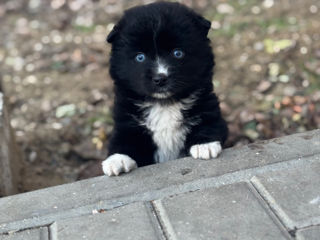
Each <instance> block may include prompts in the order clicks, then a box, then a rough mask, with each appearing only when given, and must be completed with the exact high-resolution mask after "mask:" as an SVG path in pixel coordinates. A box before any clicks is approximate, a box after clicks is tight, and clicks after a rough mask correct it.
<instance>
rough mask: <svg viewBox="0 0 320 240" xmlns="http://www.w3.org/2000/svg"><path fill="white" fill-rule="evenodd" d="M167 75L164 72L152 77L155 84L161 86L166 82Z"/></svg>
mask: <svg viewBox="0 0 320 240" xmlns="http://www.w3.org/2000/svg"><path fill="white" fill-rule="evenodd" d="M167 80H168V78H167V76H166V75H165V74H157V75H155V76H154V77H153V78H152V81H153V82H154V84H155V85H157V86H159V87H162V86H164V85H165V84H166V83H167Z"/></svg>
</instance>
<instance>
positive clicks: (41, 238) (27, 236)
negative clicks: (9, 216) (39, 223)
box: [0, 227, 49, 240]
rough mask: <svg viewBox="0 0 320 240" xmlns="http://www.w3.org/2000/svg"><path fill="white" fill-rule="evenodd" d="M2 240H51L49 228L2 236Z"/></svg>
mask: <svg viewBox="0 0 320 240" xmlns="http://www.w3.org/2000/svg"><path fill="white" fill-rule="evenodd" d="M0 240H49V233H48V228H47V227H41V228H36V229H28V230H24V231H21V232H16V233H11V234H8V235H0Z"/></svg>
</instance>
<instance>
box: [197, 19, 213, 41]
mask: <svg viewBox="0 0 320 240" xmlns="http://www.w3.org/2000/svg"><path fill="white" fill-rule="evenodd" d="M194 19H195V22H196V24H197V25H198V27H199V29H200V30H201V32H202V33H203V35H205V36H207V35H208V32H209V30H210V27H211V22H210V21H208V20H207V19H205V18H204V17H202V16H200V15H196V16H195V18H194Z"/></svg>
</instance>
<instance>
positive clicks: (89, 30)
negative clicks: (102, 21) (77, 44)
mask: <svg viewBox="0 0 320 240" xmlns="http://www.w3.org/2000/svg"><path fill="white" fill-rule="evenodd" d="M73 28H74V29H75V30H77V31H79V32H84V33H92V32H94V30H95V28H96V26H95V25H91V26H84V25H73Z"/></svg>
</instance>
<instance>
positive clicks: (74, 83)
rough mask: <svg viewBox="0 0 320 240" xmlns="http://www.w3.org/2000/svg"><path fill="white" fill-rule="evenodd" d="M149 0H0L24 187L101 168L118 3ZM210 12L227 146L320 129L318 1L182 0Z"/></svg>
mask: <svg viewBox="0 0 320 240" xmlns="http://www.w3.org/2000/svg"><path fill="white" fill-rule="evenodd" d="M147 2H152V1H116V0H46V1H42V0H10V1H2V2H1V3H0V22H1V29H0V34H1V38H0V63H1V71H0V77H1V78H2V80H3V82H4V84H5V90H6V93H7V95H8V97H9V100H10V108H11V116H12V119H11V124H12V126H13V127H14V129H15V131H16V135H17V141H18V144H19V146H20V147H21V149H22V153H23V157H24V169H23V171H22V173H21V174H22V179H23V181H21V184H20V190H21V192H25V191H30V190H35V189H39V188H44V187H48V186H54V185H58V184H62V183H68V182H73V181H76V180H78V179H83V178H88V177H92V176H96V175H99V174H101V170H100V169H99V162H100V161H101V160H103V159H104V158H105V157H106V154H107V152H106V150H105V149H106V148H105V146H106V144H107V143H108V138H109V136H110V132H111V130H112V125H113V123H112V118H111V110H110V109H111V107H112V99H113V91H112V88H113V87H112V81H111V79H110V77H109V75H108V57H109V53H110V46H109V45H108V44H106V42H105V39H106V36H107V34H108V32H110V30H111V29H112V27H113V24H114V23H115V22H116V21H117V20H118V19H119V17H120V16H121V13H122V12H123V10H124V9H127V8H129V7H131V6H133V5H137V4H141V3H147ZM182 2H184V3H185V4H187V5H189V6H191V7H193V8H194V9H195V10H196V11H198V12H200V13H202V14H203V15H204V16H205V17H206V18H207V19H209V20H210V21H212V29H211V31H210V34H209V37H210V39H211V40H212V46H213V49H214V52H215V55H216V68H215V76H214V79H213V81H214V85H215V91H216V92H217V94H218V95H219V97H220V100H221V108H222V110H223V114H224V116H225V118H226V119H227V121H228V123H229V128H230V137H229V140H228V143H227V146H234V145H235V146H241V145H243V144H247V143H250V142H253V141H259V140H264V139H269V138H274V137H279V136H283V135H287V134H292V133H296V132H303V131H307V130H311V129H315V128H320V31H319V29H320V18H319V11H320V1H318V0H304V1H300V0H290V1H289V0H277V1H275V0H264V1H258V0H237V1H227V0H225V1H223V0H212V1H207V0H199V1H191V0H185V1H182Z"/></svg>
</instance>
